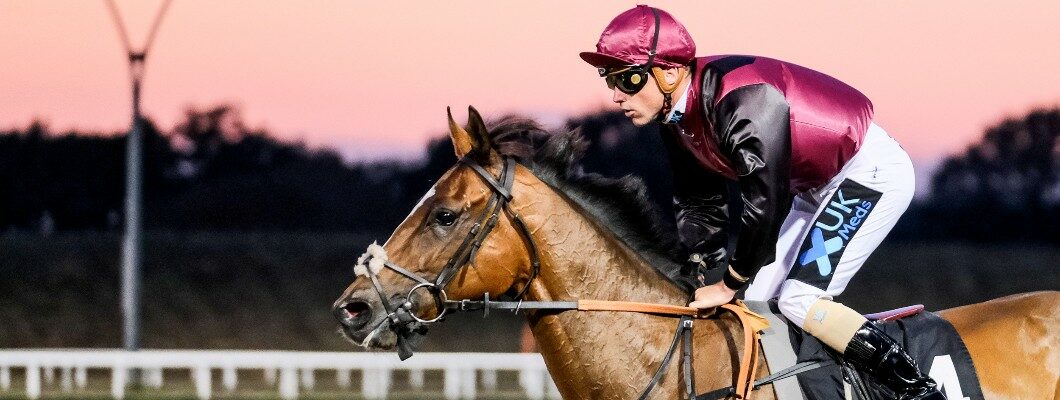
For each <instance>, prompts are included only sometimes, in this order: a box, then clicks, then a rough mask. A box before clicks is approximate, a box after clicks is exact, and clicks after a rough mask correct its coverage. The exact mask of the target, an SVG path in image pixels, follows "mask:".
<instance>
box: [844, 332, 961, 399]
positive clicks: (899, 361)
mask: <svg viewBox="0 0 1060 400" xmlns="http://www.w3.org/2000/svg"><path fill="white" fill-rule="evenodd" d="M843 356H844V357H845V358H846V359H847V360H848V361H850V362H851V363H852V364H854V365H855V366H857V367H858V368H860V369H862V370H864V371H867V372H868V373H870V374H871V375H872V376H874V377H875V378H876V379H877V380H878V381H879V382H880V383H882V384H884V385H885V386H887V387H888V388H890V389H891V390H893V391H894V392H895V394H896V395H897V396H898V399H900V400H946V396H944V395H943V394H942V392H940V391H939V390H938V388H937V385H936V384H935V381H934V380H933V379H931V378H930V377H928V376H926V375H924V373H922V372H920V368H918V367H917V365H916V362H914V361H913V359H912V357H910V356H909V353H907V352H906V351H905V349H904V348H902V345H900V344H898V342H896V341H895V340H894V339H892V338H891V337H890V336H887V334H886V333H884V332H883V331H881V330H880V329H879V328H877V327H876V325H875V324H874V323H873V322H865V324H864V325H862V326H861V328H860V329H858V330H857V332H855V333H854V337H853V338H851V339H850V343H849V344H848V345H847V348H846V351H845V352H844V353H843Z"/></svg>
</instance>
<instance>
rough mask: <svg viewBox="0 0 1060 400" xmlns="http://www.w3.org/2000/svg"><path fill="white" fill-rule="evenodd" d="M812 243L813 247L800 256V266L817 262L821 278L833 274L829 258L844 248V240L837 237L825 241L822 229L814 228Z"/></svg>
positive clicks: (811, 236)
mask: <svg viewBox="0 0 1060 400" xmlns="http://www.w3.org/2000/svg"><path fill="white" fill-rule="evenodd" d="M810 242H811V243H812V246H813V247H810V249H809V250H806V252H804V253H802V255H801V256H799V264H800V265H806V264H809V263H811V262H814V261H816V262H817V270H818V272H820V274H821V276H828V274H830V273H832V261H831V260H829V259H828V256H830V255H831V254H832V253H835V252H837V251H839V250H841V249H842V248H843V238H842V237H840V236H836V237H834V238H831V239H828V240H824V232H823V231H822V230H821V228H813V232H810Z"/></svg>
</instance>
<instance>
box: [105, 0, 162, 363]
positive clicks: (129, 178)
mask: <svg viewBox="0 0 1060 400" xmlns="http://www.w3.org/2000/svg"><path fill="white" fill-rule="evenodd" d="M170 2H171V0H165V1H164V2H163V3H162V7H161V8H160V9H159V10H158V14H157V15H156V16H155V20H154V22H153V23H152V24H151V30H150V33H148V35H147V41H146V42H145V43H144V46H143V47H142V48H141V49H140V50H139V51H137V50H135V49H134V48H133V47H132V44H131V43H130V42H129V35H128V34H127V33H126V32H125V24H124V23H123V22H122V19H121V13H119V12H118V6H117V5H116V4H114V0H107V6H108V7H109V8H110V14H111V17H113V18H114V25H115V26H117V29H118V36H119V37H120V38H121V41H122V45H124V46H125V52H126V54H127V55H128V57H129V78H130V80H131V82H132V129H131V130H130V132H129V136H128V138H127V139H128V143H127V145H126V151H125V235H124V237H123V239H122V252H121V255H122V262H121V311H122V321H123V330H122V333H123V336H122V345H123V347H124V348H125V350H128V351H135V350H139V349H140V255H141V253H142V252H141V250H140V244H141V242H142V239H141V235H142V233H143V225H142V224H141V213H140V206H141V203H142V199H143V190H142V189H143V184H142V183H143V173H142V165H143V162H142V158H143V120H142V117H141V115H140V88H141V84H142V83H143V78H144V71H145V63H146V62H147V50H148V49H150V47H151V43H152V42H153V41H154V39H155V33H157V32H158V26H159V25H160V24H161V23H162V17H163V16H164V15H165V13H166V10H167V9H168V8H169V3H170Z"/></svg>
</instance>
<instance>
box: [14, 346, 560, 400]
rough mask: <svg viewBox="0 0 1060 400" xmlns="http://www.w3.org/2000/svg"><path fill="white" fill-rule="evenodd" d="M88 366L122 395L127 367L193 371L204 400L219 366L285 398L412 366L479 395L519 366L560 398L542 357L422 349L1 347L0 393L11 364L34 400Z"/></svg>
mask: <svg viewBox="0 0 1060 400" xmlns="http://www.w3.org/2000/svg"><path fill="white" fill-rule="evenodd" d="M89 368H92V369H97V368H98V369H106V370H110V376H111V377H110V381H111V382H110V392H111V396H113V397H114V398H115V399H121V398H123V397H124V396H125V388H126V386H127V384H128V383H129V382H128V379H129V374H128V371H129V369H133V368H136V369H140V370H142V371H143V374H144V376H143V380H144V383H145V384H146V385H147V386H149V387H154V388H160V387H162V384H163V382H162V376H163V374H162V371H163V370H166V369H177V370H188V371H190V372H191V378H192V381H193V382H194V386H195V392H196V394H197V396H198V397H199V398H200V399H209V398H210V396H211V394H212V393H213V388H214V383H213V382H212V375H213V374H212V371H213V370H220V371H221V386H222V387H223V388H224V389H225V390H227V391H233V390H235V389H236V386H237V385H238V378H237V376H238V374H237V373H236V371H237V370H258V371H263V374H264V378H265V381H266V382H267V383H268V384H270V385H277V386H278V387H277V389H278V391H279V395H280V397H282V398H284V399H294V398H296V397H298V392H299V390H300V389H307V390H309V389H312V388H313V386H314V385H315V372H316V371H320V370H331V371H335V372H336V384H337V385H338V387H340V388H343V389H346V388H350V387H351V380H350V377H351V375H350V373H351V371H361V395H362V396H364V397H365V398H366V399H383V398H385V397H386V395H387V393H388V392H389V391H390V386H391V384H392V383H393V382H392V374H391V372H393V371H395V370H406V371H409V373H408V384H409V386H410V387H412V388H414V389H418V388H422V387H423V384H424V375H423V374H424V371H426V370H440V371H442V374H443V376H444V385H443V391H444V394H445V397H446V398H447V399H473V398H475V397H476V395H477V392H478V390H479V388H480V386H481V388H482V389H484V390H487V391H489V390H493V389H494V388H495V387H496V386H497V371H514V372H516V373H517V374H518V382H519V386H520V387H521V388H522V390H523V391H524V393H525V394H526V396H527V397H528V398H530V399H535V400H537V399H545V398H551V399H559V398H560V396H559V392H558V390H557V389H556V386H555V384H554V383H553V382H552V379H551V378H550V377H549V376H548V372H547V371H546V370H545V364H544V361H542V359H541V356H540V355H539V354H519V353H417V354H416V355H415V356H414V357H412V358H410V359H408V360H406V361H400V360H398V358H397V355H395V354H393V353H352V352H351V353H342V352H298V351H228V350H221V351H213V350H142V351H137V352H128V351H124V350H63V349H33V350H0V391H7V390H11V371H12V369H23V370H24V371H25V375H24V376H25V385H26V388H25V394H26V397H28V398H30V399H37V398H40V397H41V394H42V393H41V392H42V387H43V385H42V381H44V383H46V384H51V383H52V382H53V381H54V379H55V372H56V371H58V372H59V387H60V390H61V391H63V392H70V391H72V390H74V388H75V387H76V388H81V389H83V388H85V386H86V385H87V382H88V373H87V370H88V369H89ZM277 372H278V378H279V379H278V382H277ZM479 375H481V381H480V380H479V379H478V377H479Z"/></svg>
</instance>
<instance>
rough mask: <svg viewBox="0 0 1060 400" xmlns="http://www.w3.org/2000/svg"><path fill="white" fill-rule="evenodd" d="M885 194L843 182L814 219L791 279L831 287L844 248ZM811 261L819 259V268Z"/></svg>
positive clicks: (825, 287)
mask: <svg viewBox="0 0 1060 400" xmlns="http://www.w3.org/2000/svg"><path fill="white" fill-rule="evenodd" d="M882 196H883V194H882V193H880V192H877V191H875V190H872V189H869V188H867V187H865V186H863V185H861V184H859V183H857V182H854V181H852V180H850V179H847V180H845V181H843V182H842V183H840V184H839V187H838V188H837V189H836V191H835V193H833V194H832V196H831V198H829V199H828V202H827V203H825V204H824V209H823V210H821V213H820V215H818V216H817V219H816V220H814V222H813V229H812V230H811V231H810V234H809V235H806V239H805V240H804V241H803V243H802V246H801V247H800V249H799V253H798V254H799V257H798V259H797V260H796V262H795V265H793V266H792V268H791V272H790V273H789V274H788V279H795V280H798V281H800V282H804V283H808V284H810V285H813V286H815V287H818V288H821V289H828V284H829V283H831V281H832V275H833V274H835V269H836V267H837V266H838V265H839V260H840V259H841V258H842V257H843V252H844V251H846V248H847V247H848V245H849V244H850V241H851V240H853V239H854V234H855V233H857V231H858V230H859V229H861V226H862V225H864V224H865V220H866V219H867V218H868V217H869V213H871V212H872V210H873V209H875V208H876V205H877V203H879V201H880V197H882ZM811 263H816V264H817V268H810V264H811Z"/></svg>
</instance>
